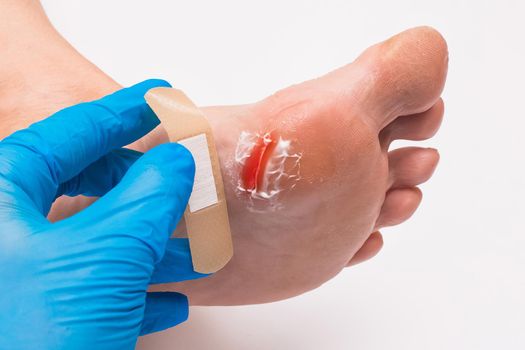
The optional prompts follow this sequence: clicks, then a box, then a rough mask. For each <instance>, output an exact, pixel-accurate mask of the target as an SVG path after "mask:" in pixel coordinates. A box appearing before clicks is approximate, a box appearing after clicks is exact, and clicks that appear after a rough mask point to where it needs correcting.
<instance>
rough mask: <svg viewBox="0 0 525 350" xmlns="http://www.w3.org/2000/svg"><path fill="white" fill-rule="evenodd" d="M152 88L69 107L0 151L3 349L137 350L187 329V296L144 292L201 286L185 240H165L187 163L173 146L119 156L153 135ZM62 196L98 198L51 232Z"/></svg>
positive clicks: (186, 184) (182, 203) (179, 205)
mask: <svg viewBox="0 0 525 350" xmlns="http://www.w3.org/2000/svg"><path fill="white" fill-rule="evenodd" d="M155 86H169V84H168V83H166V82H164V81H160V80H150V81H146V82H143V83H141V84H138V85H135V86H133V87H131V88H127V89H123V90H120V91H118V92H116V93H114V94H112V95H109V96H106V97H104V98H102V99H100V100H98V101H94V102H90V103H83V104H79V105H76V106H73V107H70V108H66V109H64V110H62V111H60V112H58V113H56V114H54V115H53V116H51V117H49V118H48V119H45V120H43V121H41V122H39V123H36V124H33V125H32V126H30V127H29V128H28V129H24V130H20V131H18V132H16V133H14V134H13V135H11V136H9V137H7V138H6V139H4V140H3V141H2V142H0V286H1V290H0V348H1V349H76V350H78V349H97V350H103V349H112V350H113V349H132V348H134V346H135V343H136V340H137V337H138V336H139V334H144V333H149V332H153V331H158V330H162V329H165V328H168V327H170V326H173V325H176V324H177V323H180V322H182V321H184V320H185V319H186V318H187V313H188V301H187V299H186V297H185V296H184V295H182V294H178V293H147V292H146V290H147V288H148V284H149V283H150V282H175V281H181V280H186V279H192V278H198V277H202V276H204V275H201V274H198V273H195V272H193V268H192V264H191V257H190V253H189V248H188V242H187V240H185V239H171V240H170V239H169V236H170V233H171V232H172V231H173V229H174V228H175V226H176V224H177V222H178V221H179V219H180V218H181V215H182V213H183V211H184V208H185V207H186V204H187V201H188V198H189V195H190V192H191V189H192V186H193V176H194V163H193V159H192V157H191V154H190V153H189V152H188V151H187V150H186V149H185V148H183V147H182V146H180V145H177V144H164V145H160V146H158V147H156V148H154V149H152V150H151V151H149V152H147V153H145V154H144V155H142V154H141V153H139V152H135V151H131V150H128V149H123V148H121V147H123V146H124V145H127V144H129V143H131V142H133V141H135V140H137V139H139V138H140V137H142V136H143V135H145V134H146V133H148V132H149V131H151V130H152V129H153V128H154V127H155V126H157V125H158V123H159V121H158V119H157V118H156V116H155V115H154V113H153V112H152V110H151V109H150V108H149V107H148V106H147V105H146V102H145V100H144V98H143V96H144V94H145V93H146V91H147V90H148V89H150V88H152V87H155ZM128 168H129V170H128ZM62 194H66V195H70V196H74V195H78V194H84V195H89V196H102V197H101V198H100V199H99V200H98V201H96V202H95V203H94V204H92V205H91V206H90V207H88V208H86V209H84V210H83V211H81V212H79V213H77V214H76V215H74V216H72V217H70V218H68V219H65V220H62V221H60V222H57V223H50V222H49V221H48V220H47V219H46V215H47V213H48V211H49V209H50V207H51V204H52V202H53V201H54V200H55V198H56V197H58V196H59V195H62ZM166 246H168V248H167V252H168V253H167V255H165V251H166ZM163 257H164V259H166V260H164V261H162V262H161V259H162V258H163ZM156 265H157V266H158V267H159V268H157V270H156V272H155V273H154V269H155V266H156ZM152 275H153V277H152Z"/></svg>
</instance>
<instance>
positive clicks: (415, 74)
mask: <svg viewBox="0 0 525 350" xmlns="http://www.w3.org/2000/svg"><path fill="white" fill-rule="evenodd" d="M356 64H358V65H360V66H361V67H362V71H363V72H366V74H365V75H364V76H365V79H364V80H363V84H362V86H361V88H362V89H363V90H364V93H365V95H366V97H367V98H366V101H367V103H368V104H369V106H367V108H368V110H371V111H374V112H375V113H374V115H373V117H374V118H375V120H376V122H377V124H378V127H379V129H382V128H383V127H384V126H385V125H387V124H388V123H390V122H391V121H392V120H393V119H395V118H396V117H397V116H400V115H407V114H415V113H420V112H423V111H426V110H428V109H429V108H430V107H432V106H433V105H434V104H435V103H436V101H437V100H438V99H439V96H440V95H441V92H442V90H443V86H444V84H445V78H446V75H447V66H448V50H447V44H446V42H445V40H444V39H443V37H442V36H441V34H439V32H437V31H436V30H435V29H433V28H430V27H418V28H413V29H409V30H406V31H404V32H402V33H400V34H397V35H395V36H393V37H392V38H390V39H388V40H386V41H384V42H382V43H379V44H377V45H374V46H372V47H370V48H369V49H368V50H366V51H365V52H364V53H363V54H362V55H361V56H360V57H359V58H358V60H357V61H356Z"/></svg>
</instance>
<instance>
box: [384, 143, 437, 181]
mask: <svg viewBox="0 0 525 350" xmlns="http://www.w3.org/2000/svg"><path fill="white" fill-rule="evenodd" d="M438 162H439V153H438V152H437V150H435V149H433V148H420V147H404V148H400V149H396V150H393V151H390V152H388V164H389V165H388V166H389V171H390V185H391V186H390V188H400V187H414V186H416V185H419V184H422V183H423V182H425V181H427V180H428V179H429V178H430V177H431V176H432V174H433V173H434V170H435V169H436V166H437V164H438Z"/></svg>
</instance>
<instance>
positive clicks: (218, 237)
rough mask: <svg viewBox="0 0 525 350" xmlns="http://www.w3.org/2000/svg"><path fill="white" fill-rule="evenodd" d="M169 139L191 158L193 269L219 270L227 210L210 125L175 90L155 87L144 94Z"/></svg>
mask: <svg viewBox="0 0 525 350" xmlns="http://www.w3.org/2000/svg"><path fill="white" fill-rule="evenodd" d="M144 97H145V99H146V102H147V103H148V105H149V106H150V107H151V109H153V111H154V112H155V114H156V115H157V116H158V117H159V119H160V121H161V123H162V125H163V126H164V129H166V132H167V133H168V136H169V139H170V141H171V142H178V143H179V144H181V145H183V146H185V147H186V148H187V149H188V150H189V151H190V152H191V154H192V155H193V159H194V160H195V182H194V185H193V191H192V194H191V196H190V199H189V201H188V207H187V208H186V211H185V212H184V220H185V222H186V229H187V233H188V239H189V241H190V250H191V255H192V260H193V269H194V270H195V271H197V272H201V273H212V272H215V271H218V270H220V269H221V268H222V267H223V266H224V265H226V263H227V262H228V261H229V260H230V259H231V257H232V255H233V247H232V240H231V231H230V224H229V221H228V209H227V206H226V198H225V195H224V186H223V182H222V176H221V169H220V165H219V158H218V156H217V150H216V149H215V142H214V139H213V134H212V130H211V127H210V124H209V123H208V121H207V120H206V117H205V116H204V114H203V113H202V111H201V110H200V109H199V108H197V107H196V106H195V105H194V104H193V103H192V102H191V100H190V99H189V98H188V97H186V95H185V94H184V93H183V92H182V91H179V90H176V89H172V88H165V87H158V88H153V89H151V90H149V91H148V92H147V93H146V95H145V96H144Z"/></svg>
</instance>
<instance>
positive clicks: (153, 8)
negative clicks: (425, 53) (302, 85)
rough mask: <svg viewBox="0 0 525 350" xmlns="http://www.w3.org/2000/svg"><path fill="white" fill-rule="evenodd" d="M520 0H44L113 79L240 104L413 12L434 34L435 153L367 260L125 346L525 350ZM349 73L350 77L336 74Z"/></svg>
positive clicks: (195, 312)
mask: <svg viewBox="0 0 525 350" xmlns="http://www.w3.org/2000/svg"><path fill="white" fill-rule="evenodd" d="M522 4H524V3H523V2H520V1H470V2H467V1H458V0H455V1H442V0H439V1H438V0H435V1H431V2H429V1H426V2H425V1H417V0H414V1H408V0H403V1H399V0H398V1H386V0H385V1H382V2H380V1H368V0H361V1H348V0H344V1H327V0H324V1H304V0H302V1H285V0H278V1H270V0H265V1H260V2H257V3H250V2H249V1H242V0H239V1H208V2H203V1H185V2H182V1H179V2H175V1H147V2H146V1H141V2H139V1H101V0H99V1H51V0H49V1H45V2H44V5H45V7H46V9H47V11H48V14H49V16H50V17H51V20H52V22H53V23H54V24H55V25H56V27H57V28H58V29H59V31H60V32H62V33H63V34H64V36H65V37H66V38H67V39H68V40H70V41H71V42H72V44H73V45H74V46H75V47H76V48H78V49H79V50H80V51H81V52H82V53H83V54H85V55H86V56H87V57H88V58H89V59H91V60H92V61H94V62H95V63H96V64H97V65H99V66H100V67H101V68H102V69H103V70H104V71H106V72H107V73H109V74H110V75H111V76H113V77H114V78H115V79H116V80H117V81H119V82H120V83H122V84H125V85H129V84H132V83H135V82H137V81H139V80H142V79H145V78H148V77H162V78H164V79H167V80H169V81H171V82H172V83H173V84H174V85H176V86H178V87H181V88H183V89H184V90H186V91H187V93H188V94H189V96H191V97H192V99H194V100H195V101H196V102H197V103H198V104H200V105H209V104H225V103H226V104H236V103H248V102H251V101H255V100H257V99H260V98H262V97H264V96H266V95H268V94H270V93H272V92H273V91H275V90H277V89H279V88H282V87H284V86H286V85H289V84H292V83H295V82H299V81H302V80H305V79H309V78H312V77H315V76H317V75H320V74H323V73H324V72H326V71H328V70H331V69H333V68H335V67H338V66H340V65H343V64H345V63H347V62H350V61H351V60H353V59H354V58H355V57H356V56H357V55H358V54H359V52H360V51H361V50H363V49H364V48H366V47H367V46H369V45H370V44H372V43H375V42H377V41H380V40H382V39H385V38H387V37H388V36H390V35H392V34H395V33H396V32H398V31H401V30H403V29H406V28H409V27H412V26H416V25H421V24H427V25H432V26H434V27H436V28H437V29H439V30H440V31H441V32H442V34H443V35H444V36H445V38H446V39H447V41H448V43H449V51H450V68H449V77H448V81H447V86H446V88H445V92H444V99H445V103H446V116H445V118H446V119H445V122H444V124H443V126H442V129H441V131H440V133H439V134H438V135H437V137H435V138H434V139H432V140H430V141H429V142H426V143H425V145H428V146H433V147H437V148H439V150H440V153H441V163H440V166H439V169H438V170H437V172H436V173H435V175H434V177H433V179H432V180H431V181H430V182H429V183H428V184H425V185H424V186H423V187H422V188H423V190H424V193H425V196H424V202H423V204H422V205H421V207H420V209H419V210H418V212H417V213H416V215H415V216H414V217H413V218H412V219H411V220H410V221H409V222H407V223H405V224H403V225H401V226H399V227H395V228H391V229H386V230H384V235H385V247H384V249H383V251H382V252H381V253H380V254H379V255H378V256H377V257H376V258H375V259H373V260H372V261H369V262H367V263H365V264H363V265H359V266H357V267H354V268H351V269H347V270H346V271H344V272H343V273H341V274H340V275H339V276H338V277H336V278H335V279H334V280H332V281H330V282H329V283H326V284H325V285H324V286H323V287H321V288H320V289H318V290H315V291H312V292H310V293H307V294H306V295H302V296H300V297H297V298H294V299H291V300H286V301H282V302H279V303H274V304H269V305H259V306H246V307H234V308H233V307H230V308H220V307H216V308H193V309H192V310H191V314H190V321H189V322H187V323H185V324H183V325H181V326H179V327H177V328H175V329H172V330H169V331H166V332H163V333H160V334H157V335H153V336H149V337H146V338H145V339H142V340H141V342H140V346H139V348H140V349H143V350H146V349H160V350H163V349H233V350H237V349H283V350H284V349H305V350H309V349H329V350H330V349H335V350H338V349H365V350H366V349H414V350H415V349H417V350H419V349H525V332H524V331H525V300H524V299H525V237H524V235H525V230H524V228H523V220H524V217H525V205H524V204H523V200H524V198H525V189H524V187H525V179H524V173H523V172H524V169H525V166H524V162H525V156H524V154H523V152H524V151H525V140H524V138H525V137H524V136H523V133H524V131H523V130H524V127H525V121H524V120H525V112H524V104H523V102H525V86H524V84H523V82H524V80H525V69H524V65H525V45H524V42H525V25H523V24H522V23H523V16H524V15H525V6H524V5H522ZM349 83H351V82H349Z"/></svg>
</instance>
